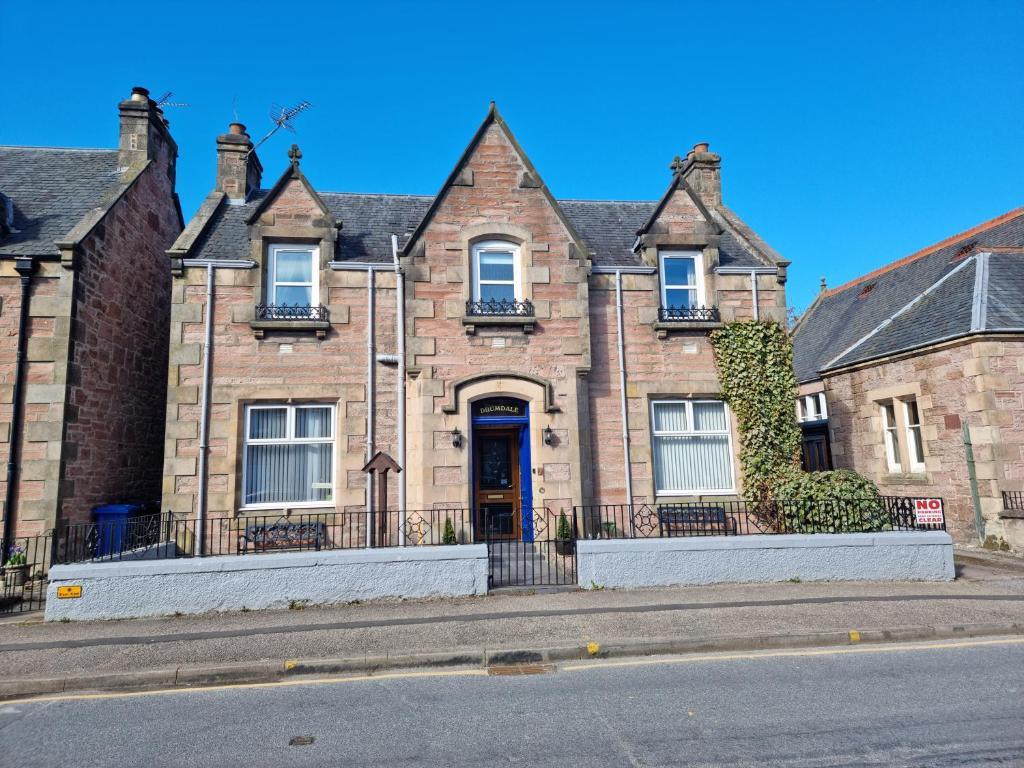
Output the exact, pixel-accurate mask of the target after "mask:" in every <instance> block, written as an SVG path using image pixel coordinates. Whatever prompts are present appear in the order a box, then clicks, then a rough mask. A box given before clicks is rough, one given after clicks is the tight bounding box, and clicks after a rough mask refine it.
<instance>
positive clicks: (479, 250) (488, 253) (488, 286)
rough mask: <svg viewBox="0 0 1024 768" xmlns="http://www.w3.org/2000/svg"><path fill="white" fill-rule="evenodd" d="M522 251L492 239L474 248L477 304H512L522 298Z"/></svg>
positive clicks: (475, 297) (474, 289) (511, 244)
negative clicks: (520, 253)
mask: <svg viewBox="0 0 1024 768" xmlns="http://www.w3.org/2000/svg"><path fill="white" fill-rule="evenodd" d="M518 255H519V248H518V246H516V245H514V244H513V243H507V242H503V241H500V240H492V241H487V242H483V243H477V244H476V245H474V246H473V301H486V302H503V301H504V302H511V301H516V300H517V299H522V296H520V295H519V263H518V262H519V260H518Z"/></svg>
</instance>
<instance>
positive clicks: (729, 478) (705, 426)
mask: <svg viewBox="0 0 1024 768" xmlns="http://www.w3.org/2000/svg"><path fill="white" fill-rule="evenodd" d="M651 432H652V435H653V448H654V488H655V492H656V493H657V494H658V495H661V496H669V495H680V496H681V495H687V494H712V493H723V494H726V493H734V492H735V484H734V482H733V469H732V465H733V461H732V458H733V456H732V436H731V434H730V430H729V413H728V410H727V409H726V406H725V403H723V402H722V401H721V400H655V401H653V402H652V403H651Z"/></svg>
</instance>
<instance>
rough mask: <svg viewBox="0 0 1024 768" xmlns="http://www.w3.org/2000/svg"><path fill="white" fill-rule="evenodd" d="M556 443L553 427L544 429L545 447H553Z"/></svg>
mask: <svg viewBox="0 0 1024 768" xmlns="http://www.w3.org/2000/svg"><path fill="white" fill-rule="evenodd" d="M554 442H555V433H554V432H553V431H552V430H551V427H544V445H551V444H552V443H554Z"/></svg>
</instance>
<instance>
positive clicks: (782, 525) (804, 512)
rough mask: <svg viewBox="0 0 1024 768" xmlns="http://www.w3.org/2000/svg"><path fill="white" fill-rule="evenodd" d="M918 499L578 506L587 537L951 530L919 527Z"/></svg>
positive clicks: (582, 530)
mask: <svg viewBox="0 0 1024 768" xmlns="http://www.w3.org/2000/svg"><path fill="white" fill-rule="evenodd" d="M914 502H915V499H913V498H906V497H900V496H883V497H881V498H880V499H855V500H849V501H841V502H839V501H832V502H820V501H776V502H772V503H770V504H754V503H752V502H747V501H714V500H709V501H697V502H685V503H679V504H632V505H627V504H605V505H600V506H583V507H574V508H573V512H574V516H575V518H576V520H577V526H578V528H579V531H580V537H581V538H588V539H602V538H604V539H621V538H671V537H675V536H749V535H753V534H783V533H872V532H881V531H922V530H945V529H946V524H945V522H944V521H943V522H942V523H924V524H921V523H918V522H917V515H916V513H915V504H914Z"/></svg>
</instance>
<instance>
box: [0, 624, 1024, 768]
mask: <svg viewBox="0 0 1024 768" xmlns="http://www.w3.org/2000/svg"><path fill="white" fill-rule="evenodd" d="M1022 691H1024V638H1004V639H989V640H984V641H970V642H968V641H964V642H958V643H943V644H938V643H934V644H927V643H924V644H917V645H913V646H891V647H886V646H870V647H869V646H860V647H857V648H846V649H821V650H805V651H787V652H771V653H746V654H725V655H712V656H689V657H687V656H680V657H669V658H667V659H666V658H663V659H659V660H652V659H638V660H622V661H616V662H587V663H576V664H566V665H562V666H560V667H558V668H557V669H555V670H554V671H549V672H547V673H545V674H538V675H535V676H494V675H490V676H489V675H487V673H485V672H483V671H480V670H465V671H457V670H452V671H447V672H433V673H422V674H415V675H409V674H407V675H392V676H387V675H382V676H380V677H375V678H367V677H362V678H350V679H347V680H343V681H335V682H324V681H301V682H295V683H292V684H289V685H287V686H273V687H239V688H227V689H219V690H198V691H197V690H192V691H175V692H162V693H147V694H141V695H129V696H116V695H114V696H111V695H103V696H99V697H77V698H76V697H56V698H55V699H53V700H49V701H42V702H21V703H12V704H7V705H0V754H2V755H5V756H12V755H16V756H17V760H16V762H14V763H11V764H12V765H14V764H16V765H18V766H21V768H30V767H32V766H61V767H63V766H68V765H74V766H78V767H81V768H88V767H89V766H109V765H147V766H153V767H154V768H159V767H161V766H200V765H203V766H205V765H218V766H246V768H260V767H261V766H274V767H275V768H277V767H278V766H333V765H339V766H340V765H345V766H349V765H353V766H355V765H358V766H394V765H410V766H419V765H450V766H494V765H506V764H508V765H524V766H566V765H579V766H595V767H601V766H665V765H681V764H686V765H698V766H699V765H723V764H728V765H782V766H800V767H801V768H809V767H810V766H854V765H856V766H872V765H878V766H882V765H884V766H930V767H933V768H941V766H961V765H982V764H984V765H1019V764H1021V763H1022V762H1024V697H1022V696H1021V692H1022ZM290 743H291V744H292V745H290Z"/></svg>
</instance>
